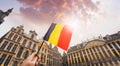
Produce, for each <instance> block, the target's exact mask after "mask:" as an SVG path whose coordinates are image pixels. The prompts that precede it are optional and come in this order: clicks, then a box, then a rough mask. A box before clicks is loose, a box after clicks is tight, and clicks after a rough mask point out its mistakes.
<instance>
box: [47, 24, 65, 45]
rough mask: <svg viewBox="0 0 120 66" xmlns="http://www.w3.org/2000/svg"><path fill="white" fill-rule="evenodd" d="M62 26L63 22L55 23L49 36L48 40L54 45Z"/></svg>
mask: <svg viewBox="0 0 120 66" xmlns="http://www.w3.org/2000/svg"><path fill="white" fill-rule="evenodd" d="M63 27H64V25H63V24H56V26H55V28H54V30H53V31H52V33H51V35H50V38H49V40H48V41H49V42H50V43H52V44H54V45H55V46H57V43H58V40H59V37H60V33H61V30H62V28H63Z"/></svg>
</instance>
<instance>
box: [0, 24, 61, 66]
mask: <svg viewBox="0 0 120 66" xmlns="http://www.w3.org/2000/svg"><path fill="white" fill-rule="evenodd" d="M36 37H37V33H36V32H35V31H29V34H26V33H24V29H23V26H17V27H16V28H14V27H13V28H12V29H11V30H10V31H8V32H7V33H6V34H5V35H4V36H3V37H1V39H0V66H20V65H21V63H22V62H23V60H24V59H26V58H27V57H28V56H29V55H30V54H32V53H33V52H37V51H38V49H39V47H40V46H41V43H42V41H43V40H38V39H37V38H36ZM39 55H40V60H39V61H40V62H39V66H58V64H59V65H61V63H62V56H61V54H60V53H59V52H58V49H57V47H54V48H52V47H50V46H49V45H48V43H47V42H44V45H43V46H42V48H41V50H40V51H39Z"/></svg>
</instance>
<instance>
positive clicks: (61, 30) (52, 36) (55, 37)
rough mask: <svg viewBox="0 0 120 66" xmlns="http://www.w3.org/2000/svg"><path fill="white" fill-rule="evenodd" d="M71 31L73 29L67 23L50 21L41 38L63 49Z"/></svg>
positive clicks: (67, 43)
mask: <svg viewBox="0 0 120 66" xmlns="http://www.w3.org/2000/svg"><path fill="white" fill-rule="evenodd" d="M72 32H73V29H72V28H71V27H70V26H68V25H63V24H55V23H52V24H51V26H50V28H49V29H48V31H47V33H46V34H45V36H44V38H43V39H44V40H46V41H48V42H49V43H51V44H54V45H55V46H58V47H60V48H62V49H63V50H67V49H68V46H69V43H70V40H71V37H72Z"/></svg>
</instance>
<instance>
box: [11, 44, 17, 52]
mask: <svg viewBox="0 0 120 66" xmlns="http://www.w3.org/2000/svg"><path fill="white" fill-rule="evenodd" d="M16 48H17V45H15V46H14V47H13V49H12V52H13V53H14V52H15V50H16Z"/></svg>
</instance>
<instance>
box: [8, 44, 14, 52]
mask: <svg viewBox="0 0 120 66" xmlns="http://www.w3.org/2000/svg"><path fill="white" fill-rule="evenodd" d="M12 45H13V43H10V44H9V46H8V47H7V51H10V49H11V47H12Z"/></svg>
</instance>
